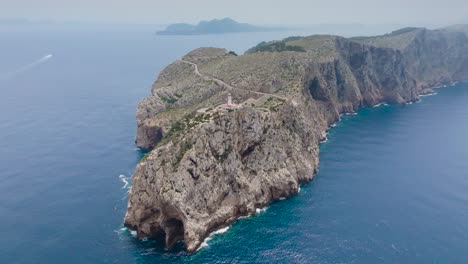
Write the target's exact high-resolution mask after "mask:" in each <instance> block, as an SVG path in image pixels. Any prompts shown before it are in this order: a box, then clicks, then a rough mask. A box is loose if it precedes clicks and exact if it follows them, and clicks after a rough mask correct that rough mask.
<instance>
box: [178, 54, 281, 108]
mask: <svg viewBox="0 0 468 264" xmlns="http://www.w3.org/2000/svg"><path fill="white" fill-rule="evenodd" d="M180 61H181V62H183V63H187V64H190V65H192V66H193V67H194V68H195V74H196V75H198V76H200V77H202V78H203V79H205V80H210V81H214V82H216V83H217V84H218V85H220V86H224V87H226V88H228V89H231V90H239V91H244V92H249V93H254V94H258V95H268V96H271V97H275V98H278V99H281V100H286V101H287V100H288V99H287V98H285V97H282V96H279V95H276V94H271V93H262V92H255V91H251V90H246V89H241V88H237V87H234V86H232V85H229V84H227V83H225V82H224V81H222V80H220V79H218V78H215V77H211V76H208V75H206V74H202V73H200V71H199V70H198V65H197V64H195V63H193V62H190V61H186V60H184V59H180Z"/></svg>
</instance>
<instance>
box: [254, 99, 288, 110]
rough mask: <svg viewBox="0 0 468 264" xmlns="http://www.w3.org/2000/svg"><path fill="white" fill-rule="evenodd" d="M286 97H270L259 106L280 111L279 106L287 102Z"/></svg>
mask: <svg viewBox="0 0 468 264" xmlns="http://www.w3.org/2000/svg"><path fill="white" fill-rule="evenodd" d="M285 102H286V101H285V100H284V99H280V98H277V97H270V98H268V99H267V100H266V101H265V102H264V103H263V104H262V105H261V106H260V107H259V108H262V109H265V108H266V109H269V110H270V111H271V112H278V110H279V108H280V107H281V106H282V105H283V104H284V103H285Z"/></svg>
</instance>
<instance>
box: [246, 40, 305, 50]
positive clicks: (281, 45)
mask: <svg viewBox="0 0 468 264" xmlns="http://www.w3.org/2000/svg"><path fill="white" fill-rule="evenodd" d="M292 38H296V37H292ZM287 42H288V41H287V39H285V40H281V41H270V42H265V41H263V42H260V43H259V44H258V45H257V46H255V47H253V48H251V49H249V50H248V51H247V52H246V53H256V52H282V51H296V52H306V50H305V49H304V48H303V47H301V46H293V45H288V44H287Z"/></svg>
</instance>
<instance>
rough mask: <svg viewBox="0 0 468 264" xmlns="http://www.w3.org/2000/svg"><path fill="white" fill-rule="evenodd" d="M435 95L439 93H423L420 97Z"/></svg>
mask: <svg viewBox="0 0 468 264" xmlns="http://www.w3.org/2000/svg"><path fill="white" fill-rule="evenodd" d="M433 95H437V93H430V94H422V95H420V96H419V97H427V96H433Z"/></svg>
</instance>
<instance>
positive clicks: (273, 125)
mask: <svg viewBox="0 0 468 264" xmlns="http://www.w3.org/2000/svg"><path fill="white" fill-rule="evenodd" d="M460 28H462V29H463V28H464V27H457V28H447V29H441V30H428V29H423V28H405V29H401V30H398V31H395V32H392V33H390V34H386V35H382V36H376V37H357V38H350V39H347V38H343V37H338V36H328V35H319V36H310V37H291V38H287V39H284V40H281V41H274V42H262V43H260V44H259V45H258V46H257V47H254V48H252V49H250V50H249V51H248V52H247V53H246V54H244V55H241V56H237V55H236V54H235V53H233V52H229V51H227V50H224V49H218V48H200V49H196V50H194V51H192V52H190V53H189V54H187V55H185V56H184V57H183V58H182V59H181V60H178V61H176V62H174V63H172V64H171V65H169V66H168V67H167V68H166V69H164V70H163V71H162V72H161V73H160V75H159V78H158V79H157V80H156V82H155V83H154V86H153V88H152V91H151V95H150V96H148V97H147V98H145V99H143V100H142V101H141V103H140V104H139V105H138V109H137V114H136V118H137V138H136V143H137V145H138V147H140V148H144V149H151V151H150V152H149V153H148V154H147V155H146V156H145V157H144V158H143V159H142V160H141V161H140V162H139V164H138V165H137V168H136V170H135V173H134V175H133V182H132V188H131V191H130V193H129V197H128V209H127V213H126V215H125V225H126V226H127V227H129V228H130V229H133V230H136V231H137V234H138V237H139V238H163V239H164V240H165V244H166V247H168V248H171V247H172V246H173V245H174V244H175V243H176V242H178V241H183V242H184V243H185V246H186V249H187V251H189V252H193V251H195V250H196V249H197V248H198V247H199V246H200V245H201V243H202V242H203V240H204V239H205V238H206V237H207V236H208V235H209V234H210V233H211V232H213V231H215V230H217V229H219V228H222V227H225V226H227V225H229V224H231V223H232V222H234V221H235V220H236V219H238V218H239V217H240V216H246V215H250V214H253V213H254V212H255V211H256V209H258V208H262V207H264V206H266V205H267V204H268V203H270V202H271V201H274V200H278V199H281V198H283V197H288V196H291V195H294V194H296V193H297V192H298V190H299V186H300V185H301V184H302V183H305V182H308V181H310V180H311V179H312V178H313V176H314V175H315V174H316V173H317V170H318V165H319V160H318V157H319V143H320V141H321V140H323V139H324V137H325V135H326V131H327V130H328V128H329V126H330V125H331V124H332V123H334V122H336V121H338V120H339V116H340V114H343V113H352V112H355V111H356V110H358V109H359V108H361V107H369V106H374V105H376V104H379V103H392V104H403V103H407V102H412V101H416V100H418V99H419V96H420V95H423V94H427V93H432V92H433V90H432V88H431V87H435V86H439V85H443V84H448V83H451V82H455V81H462V80H468V36H467V35H466V30H465V31H463V30H459V29H460ZM228 95H231V96H232V99H233V102H235V103H236V105H226V98H227V97H228Z"/></svg>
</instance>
